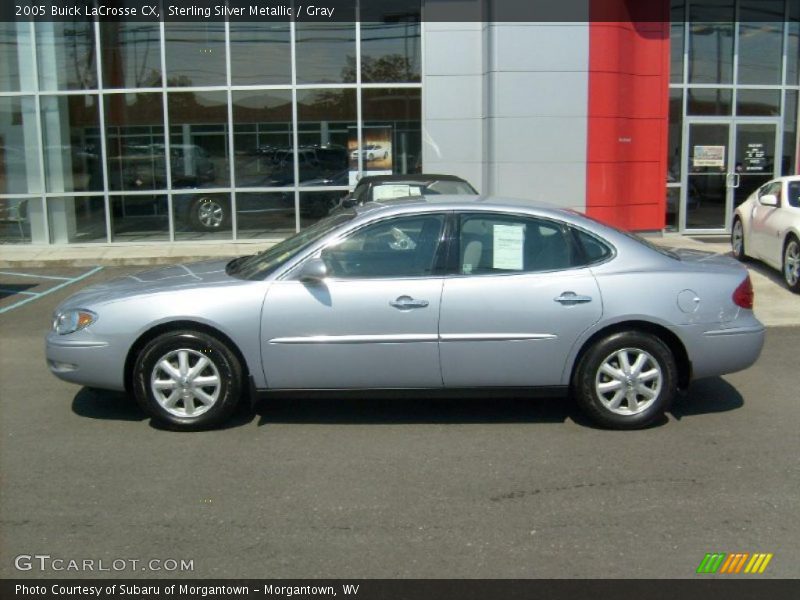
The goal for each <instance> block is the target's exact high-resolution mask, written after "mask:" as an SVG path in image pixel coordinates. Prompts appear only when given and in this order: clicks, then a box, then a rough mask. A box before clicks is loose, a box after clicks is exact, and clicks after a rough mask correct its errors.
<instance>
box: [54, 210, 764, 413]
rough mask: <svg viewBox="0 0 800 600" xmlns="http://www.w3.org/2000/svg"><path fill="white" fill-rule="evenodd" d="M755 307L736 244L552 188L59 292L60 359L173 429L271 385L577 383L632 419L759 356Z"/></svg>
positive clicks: (313, 230) (527, 389)
mask: <svg viewBox="0 0 800 600" xmlns="http://www.w3.org/2000/svg"><path fill="white" fill-rule="evenodd" d="M752 308H753V290H752V287H751V284H750V279H749V277H748V275H747V271H746V270H745V269H744V268H743V267H742V266H741V265H740V264H739V263H738V262H737V261H735V260H734V259H732V258H728V257H724V256H719V255H713V254H709V253H703V252H696V251H686V250H681V251H676V252H672V251H669V250H664V249H661V248H657V247H655V246H653V245H651V244H649V243H648V242H646V241H644V240H642V239H640V238H637V237H635V236H633V235H631V234H628V233H625V232H622V231H619V230H617V229H614V228H611V227H608V226H606V225H603V224H600V223H598V222H595V221H593V220H591V219H589V218H588V217H585V216H583V215H580V214H578V213H575V212H571V211H568V210H563V209H559V208H554V207H550V206H546V205H533V206H532V205H531V204H529V203H522V202H521V201H513V200H504V199H498V198H490V197H482V198H475V197H472V198H465V197H458V196H429V197H425V198H406V199H401V200H392V201H388V202H371V203H367V204H365V205H363V206H358V207H354V208H351V209H342V210H339V211H337V212H334V213H333V214H332V215H330V216H328V217H327V218H325V219H323V220H322V221H319V222H318V223H316V224H315V225H313V226H311V227H309V228H307V229H305V230H303V231H301V232H300V233H298V234H297V235H295V236H293V237H291V238H289V239H287V240H285V241H283V242H281V243H279V244H277V245H276V246H273V247H272V248H270V249H268V250H265V251H264V252H261V253H259V254H255V255H252V256H244V257H240V258H236V259H234V260H230V261H206V262H198V263H194V264H185V265H184V264H182V265H175V266H169V267H165V268H160V269H156V270H153V271H148V272H145V273H141V274H138V275H128V276H125V277H122V278H119V279H116V280H112V281H109V282H106V283H101V284H99V285H93V286H90V287H87V288H85V289H83V290H82V291H80V292H78V293H77V294H75V295H74V296H72V297H70V298H68V299H67V300H65V301H64V302H63V303H62V304H61V305H60V306H59V307H58V308H57V310H56V312H55V315H54V319H53V327H52V331H51V332H49V334H48V335H47V340H46V344H47V363H48V366H49V368H50V370H51V371H52V372H53V373H54V374H55V375H56V376H58V377H60V378H61V379H64V380H66V381H70V382H74V383H78V384H81V385H85V386H91V387H96V388H106V389H111V390H127V391H128V392H130V393H132V394H133V395H134V396H135V397H136V399H137V401H138V402H139V404H140V405H141V407H142V408H143V409H144V410H145V411H147V413H148V414H150V415H151V416H152V417H153V418H154V419H156V420H158V421H160V422H162V423H163V424H165V425H167V426H169V427H171V428H174V429H205V428H209V427H213V426H215V425H218V424H220V423H222V422H224V421H225V420H226V419H227V418H228V417H229V416H230V415H231V412H232V411H233V410H234V408H235V407H236V405H237V403H239V402H240V401H242V399H244V398H250V399H253V400H254V399H255V398H257V397H259V396H261V395H264V394H265V393H266V392H282V393H288V392H292V393H295V394H297V395H299V396H302V395H308V394H311V393H319V392H331V393H333V394H334V395H336V394H339V395H342V394H346V393H353V392H356V391H359V392H361V393H368V394H377V393H378V392H379V391H385V392H386V391H388V392H389V393H393V394H406V393H410V392H412V391H414V392H417V393H422V394H426V395H428V396H430V397H434V396H436V395H438V394H444V393H447V394H449V395H460V394H466V393H467V392H478V393H484V394H486V395H491V394H494V393H499V392H504V393H512V394H519V395H520V396H522V395H531V396H532V395H536V394H539V395H542V394H546V395H566V394H568V393H571V394H572V395H573V396H574V397H575V398H576V400H577V402H578V403H579V405H580V406H581V407H582V409H583V410H584V411H585V413H586V414H587V415H588V416H589V417H591V418H592V419H593V420H594V421H595V422H597V423H598V424H600V425H602V426H606V427H612V428H619V429H634V428H640V427H644V426H647V425H648V424H650V423H652V422H653V421H654V420H655V419H657V418H659V416H660V415H662V414H663V412H664V411H665V410H666V409H667V407H668V406H669V404H670V402H671V400H672V399H673V397H674V396H675V394H676V392H677V391H678V390H679V389H682V388H685V387H686V386H687V385H689V382H690V381H691V380H692V379H694V378H700V377H708V376H713V375H721V374H724V373H730V372H733V371H738V370H741V369H745V368H747V367H748V366H750V365H751V364H753V362H754V361H755V360H756V359H757V358H758V355H759V353H760V352H761V347H762V345H763V342H764V327H763V326H762V325H761V323H760V322H759V321H758V320H757V319H756V318H755V316H754V315H753V310H752Z"/></svg>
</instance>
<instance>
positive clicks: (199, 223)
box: [189, 196, 231, 231]
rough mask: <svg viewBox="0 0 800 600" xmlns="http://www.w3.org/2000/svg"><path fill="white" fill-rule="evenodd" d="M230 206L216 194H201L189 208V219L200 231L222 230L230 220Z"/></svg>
mask: <svg viewBox="0 0 800 600" xmlns="http://www.w3.org/2000/svg"><path fill="white" fill-rule="evenodd" d="M230 212H231V211H230V206H229V205H228V204H227V203H226V202H225V201H224V200H222V199H220V198H216V197H214V196H201V197H200V198H198V199H197V200H195V201H194V202H192V205H191V207H190V208H189V221H190V222H191V224H192V227H193V228H194V229H195V230H198V231H220V230H224V229H225V228H226V227H227V226H228V222H229V221H230V218H231V214H230Z"/></svg>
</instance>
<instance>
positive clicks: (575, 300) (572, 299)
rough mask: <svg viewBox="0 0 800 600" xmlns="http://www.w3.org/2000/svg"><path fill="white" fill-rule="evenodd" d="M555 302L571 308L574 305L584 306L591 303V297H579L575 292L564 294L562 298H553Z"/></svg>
mask: <svg viewBox="0 0 800 600" xmlns="http://www.w3.org/2000/svg"><path fill="white" fill-rule="evenodd" d="M553 300H554V301H556V302H558V303H560V304H564V305H565V306H571V305H573V304H584V303H586V302H591V301H592V297H591V296H579V295H578V294H576V293H575V292H562V293H561V295H560V296H558V297H556V298H553Z"/></svg>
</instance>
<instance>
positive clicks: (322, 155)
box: [297, 89, 358, 186]
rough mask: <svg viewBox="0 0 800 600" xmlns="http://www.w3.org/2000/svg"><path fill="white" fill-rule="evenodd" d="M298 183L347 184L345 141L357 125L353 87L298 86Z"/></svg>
mask: <svg viewBox="0 0 800 600" xmlns="http://www.w3.org/2000/svg"><path fill="white" fill-rule="evenodd" d="M297 122H298V139H299V144H300V149H299V151H298V160H299V174H300V185H307V186H311V185H314V186H317V185H338V186H347V185H348V184H349V171H348V159H347V144H348V141H349V139H350V137H353V138H355V137H356V132H357V131H358V129H357V119H356V91H355V90H328V89H323V90H298V91H297Z"/></svg>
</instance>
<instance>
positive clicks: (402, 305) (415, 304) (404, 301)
mask: <svg viewBox="0 0 800 600" xmlns="http://www.w3.org/2000/svg"><path fill="white" fill-rule="evenodd" d="M428 304H429V302H428V301H427V300H414V298H412V297H411V296H400V297H399V298H398V299H397V300H392V301H391V302H389V305H390V306H393V307H395V308H399V309H400V310H407V309H409V308H425V307H426V306H428Z"/></svg>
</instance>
